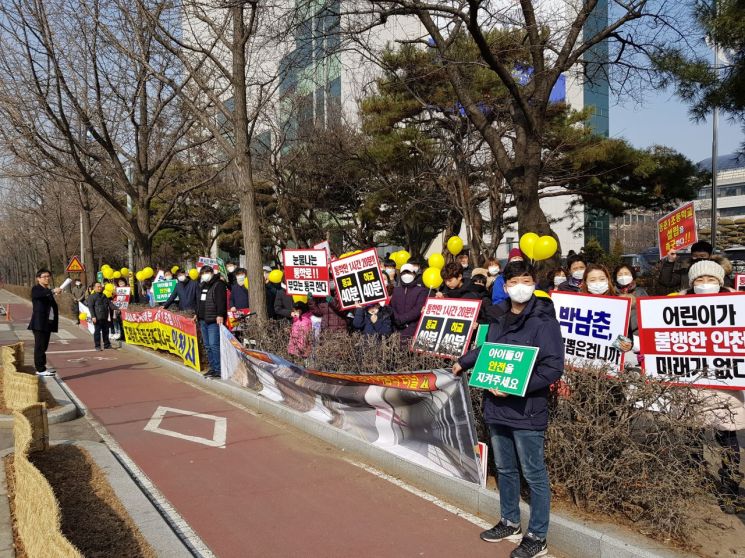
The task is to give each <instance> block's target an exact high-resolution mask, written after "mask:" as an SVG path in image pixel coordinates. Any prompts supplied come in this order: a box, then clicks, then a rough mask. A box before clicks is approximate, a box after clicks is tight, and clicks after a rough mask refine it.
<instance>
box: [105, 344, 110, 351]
mask: <svg viewBox="0 0 745 558" xmlns="http://www.w3.org/2000/svg"><path fill="white" fill-rule="evenodd" d="M103 348H104V349H106V350H108V349H111V345H104V346H103Z"/></svg>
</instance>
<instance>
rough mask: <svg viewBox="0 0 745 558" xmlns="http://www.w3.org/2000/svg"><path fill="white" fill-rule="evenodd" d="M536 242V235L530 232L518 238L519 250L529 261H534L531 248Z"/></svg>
mask: <svg viewBox="0 0 745 558" xmlns="http://www.w3.org/2000/svg"><path fill="white" fill-rule="evenodd" d="M537 241H538V235H537V234H535V233H532V232H529V233H525V234H524V235H522V236H521V237H520V250H522V253H523V254H525V255H526V256H528V257H529V258H530V259H531V260H532V259H534V254H533V248H534V247H535V243H536V242H537Z"/></svg>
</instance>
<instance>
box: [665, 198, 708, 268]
mask: <svg viewBox="0 0 745 558" xmlns="http://www.w3.org/2000/svg"><path fill="white" fill-rule="evenodd" d="M657 235H658V244H657V245H658V246H659V249H660V259H662V258H664V257H665V256H667V255H668V254H669V253H670V250H682V249H683V248H687V247H688V246H690V245H691V244H693V243H695V242H696V241H697V240H698V230H697V228H696V209H695V207H694V206H693V202H689V203H687V204H685V205H683V206H681V207H679V208H678V209H676V210H675V211H671V212H670V213H668V214H667V215H665V216H664V217H663V218H662V219H660V220H659V221H657Z"/></svg>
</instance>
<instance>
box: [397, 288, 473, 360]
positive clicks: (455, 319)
mask: <svg viewBox="0 0 745 558" xmlns="http://www.w3.org/2000/svg"><path fill="white" fill-rule="evenodd" d="M480 309H481V301H480V300H469V299H462V298H428V299H427V304H425V306H424V310H423V311H422V316H421V318H420V319H419V324H418V325H417V328H416V332H415V333H414V338H413V340H412V345H411V348H412V349H413V350H415V351H417V352H422V353H432V354H434V355H437V356H441V357H445V358H453V357H455V358H457V357H460V356H462V355H463V353H465V352H466V350H467V349H468V345H469V343H470V342H471V336H472V335H473V332H474V329H475V327H476V319H477V318H478V316H479V310H480Z"/></svg>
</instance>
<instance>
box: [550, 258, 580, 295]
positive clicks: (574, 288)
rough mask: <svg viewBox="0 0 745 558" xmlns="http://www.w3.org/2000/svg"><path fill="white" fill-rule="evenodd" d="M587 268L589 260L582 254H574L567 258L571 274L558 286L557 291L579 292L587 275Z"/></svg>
mask: <svg viewBox="0 0 745 558" xmlns="http://www.w3.org/2000/svg"><path fill="white" fill-rule="evenodd" d="M586 269H587V260H585V257H584V256H582V255H581V254H572V255H571V256H569V257H568V258H567V270H568V271H569V275H568V276H567V280H566V281H565V282H564V283H562V284H560V285H558V286H557V287H556V290H557V291H562V292H569V293H578V292H579V287H580V285H581V284H582V280H583V278H584V276H585V270H586Z"/></svg>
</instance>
